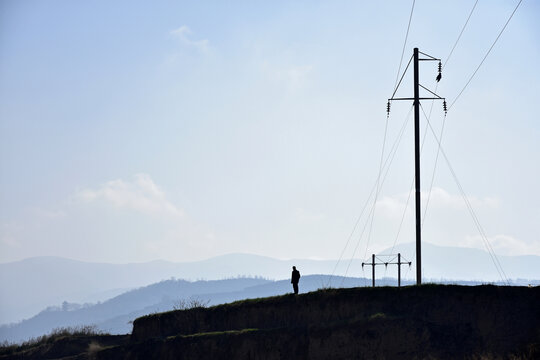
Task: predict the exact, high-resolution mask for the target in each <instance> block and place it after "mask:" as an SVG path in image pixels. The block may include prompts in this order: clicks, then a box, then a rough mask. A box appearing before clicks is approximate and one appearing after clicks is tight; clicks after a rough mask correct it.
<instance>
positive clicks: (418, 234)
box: [387, 48, 446, 285]
mask: <svg viewBox="0 0 540 360" xmlns="http://www.w3.org/2000/svg"><path fill="white" fill-rule="evenodd" d="M420 54H422V55H424V56H426V57H427V58H420ZM411 60H412V61H413V69H414V97H413V98H394V95H395V94H396V92H397V90H398V88H399V85H400V84H401V80H403V76H405V73H406V72H407V69H408V68H409V65H410V63H411ZM411 60H409V64H408V65H407V67H406V68H405V71H404V72H403V75H402V76H401V80H400V81H399V83H398V84H397V86H396V88H395V90H394V93H393V94H392V98H390V99H388V105H387V112H388V114H390V102H391V101H393V100H413V105H414V184H415V210H416V211H415V214H416V284H417V285H421V284H422V223H421V221H422V219H421V211H420V195H421V192H420V100H443V101H444V102H443V109H444V112H445V114H446V100H445V99H444V98H442V97H440V96H439V95H437V94H435V93H434V92H433V91H431V90H429V89H427V88H425V87H424V86H422V85H420V81H419V77H420V75H419V72H420V69H419V62H420V61H438V62H439V75H438V76H437V78H436V80H437V81H439V80H440V79H441V70H442V65H441V59H436V58H434V57H432V56H430V55H427V54H424V53H423V52H421V51H418V48H414V51H413V56H412V58H411ZM420 87H422V88H423V89H425V90H427V91H428V92H430V93H431V94H432V95H434V96H436V97H420ZM398 262H399V261H398Z"/></svg>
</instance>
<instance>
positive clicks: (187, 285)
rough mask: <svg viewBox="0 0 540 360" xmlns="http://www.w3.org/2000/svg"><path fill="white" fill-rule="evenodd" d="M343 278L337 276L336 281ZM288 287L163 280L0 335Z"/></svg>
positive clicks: (127, 318)
mask: <svg viewBox="0 0 540 360" xmlns="http://www.w3.org/2000/svg"><path fill="white" fill-rule="evenodd" d="M334 280H335V283H336V284H339V285H342V286H344V287H352V286H359V285H362V284H366V283H369V281H367V280H366V279H357V278H339V277H338V278H334ZM342 280H343V281H342ZM327 283H328V276H324V275H308V276H303V277H302V283H301V291H302V292H307V291H314V290H317V289H319V288H321V287H324V286H325V285H326V284H327ZM288 292H291V285H290V283H289V281H288V280H282V281H270V280H264V279H262V278H237V279H228V280H211V281H196V282H188V281H185V280H165V281H161V282H159V283H155V284H152V285H149V286H146V287H142V288H139V289H135V290H131V291H128V292H126V293H124V294H121V295H119V296H116V297H114V298H112V299H109V300H107V301H104V302H102V303H99V304H94V305H88V306H85V307H77V306H75V305H76V304H70V306H66V307H65V309H62V308H49V309H47V310H44V311H42V312H40V313H39V314H37V315H35V316H33V317H31V318H30V319H27V320H23V321H21V322H20V323H17V324H11V325H3V326H0V341H5V340H7V341H9V342H20V341H24V340H27V339H29V338H31V337H37V336H40V335H44V334H47V333H49V332H50V331H51V330H53V329H54V328H58V327H67V326H79V325H96V326H97V327H98V329H100V330H102V331H105V332H108V333H111V334H125V333H129V332H131V321H132V320H134V319H135V318H137V317H140V316H143V315H147V314H150V313H155V312H159V311H168V310H171V309H173V308H174V307H175V306H176V305H178V302H179V300H188V301H189V300H190V299H195V300H199V301H202V302H204V303H208V305H216V304H222V303H226V302H231V301H235V300H241V299H248V298H258V297H265V296H273V295H281V294H285V293H288Z"/></svg>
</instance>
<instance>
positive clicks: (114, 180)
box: [0, 0, 540, 262]
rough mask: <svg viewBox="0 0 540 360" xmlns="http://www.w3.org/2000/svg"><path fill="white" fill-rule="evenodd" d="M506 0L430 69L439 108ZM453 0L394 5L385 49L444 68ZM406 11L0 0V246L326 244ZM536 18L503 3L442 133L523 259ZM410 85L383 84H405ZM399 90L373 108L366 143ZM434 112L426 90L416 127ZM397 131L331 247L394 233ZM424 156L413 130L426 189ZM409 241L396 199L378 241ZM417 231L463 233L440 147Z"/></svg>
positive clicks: (530, 201) (373, 145)
mask: <svg viewBox="0 0 540 360" xmlns="http://www.w3.org/2000/svg"><path fill="white" fill-rule="evenodd" d="M516 4H517V1H510V0H504V1H502V0H500V1H493V0H489V1H487V0H481V1H479V3H478V5H477V7H476V9H475V11H474V13H473V15H472V17H471V19H470V22H469V25H468V27H467V28H466V30H465V32H464V33H463V36H462V38H461V40H460V42H459V43H458V45H457V47H456V49H455V51H454V53H453V55H452V57H451V59H450V61H449V62H448V63H446V62H445V63H444V64H445V68H444V71H443V80H442V81H441V83H440V84H439V86H438V88H437V92H438V93H439V94H440V95H441V96H444V97H446V98H447V99H449V103H450V102H452V101H453V99H454V98H455V97H456V96H457V94H458V93H459V91H460V90H461V88H462V87H463V86H464V85H465V83H466V82H467V79H468V78H469V77H470V75H471V74H472V72H473V71H474V70H475V69H476V67H477V66H478V64H479V63H480V61H481V60H482V58H483V56H484V54H485V53H486V51H487V50H488V49H489V47H490V46H491V44H492V42H493V41H494V40H495V38H496V37H497V35H498V33H499V31H500V29H501V28H502V26H503V25H504V23H505V22H506V20H507V19H508V17H509V16H510V14H511V13H512V11H513V9H514V7H515V5H516ZM473 5H474V1H472V0H469V1H427V0H418V1H416V5H415V9H414V14H413V17H412V23H411V29H410V34H409V40H408V42H407V45H406V50H405V56H404V59H403V61H404V64H405V63H406V62H407V61H408V59H409V57H410V56H411V54H412V49H413V47H419V48H420V50H421V51H423V52H425V53H428V54H430V55H432V56H435V57H439V58H442V59H443V61H444V60H445V59H446V58H447V56H448V54H449V53H450V50H451V48H452V46H453V44H454V42H455V41H456V39H457V37H458V35H459V33H460V31H461V28H462V26H463V24H464V23H465V21H466V19H467V16H468V15H469V12H470V11H471V8H472V7H473ZM410 9H411V1H304V2H302V1H191V2H187V1H133V0H129V1H113V2H111V1H70V0H58V1H19V0H13V1H9V0H4V1H1V2H0V196H1V203H0V261H2V262H6V261H13V260H18V259H22V258H26V257H32V256H40V255H54V256H63V257H69V258H74V259H80V260H88V261H105V262H138V261H147V260H153V259H167V260H173V261H187V260H197V259H202V258H208V257H211V256H215V255H220V254H225V253H232V252H248V253H255V254H260V255H267V256H272V257H278V258H295V257H297V258H321V259H333V258H337V257H339V255H340V253H341V251H342V250H343V249H344V246H345V243H346V241H347V238H348V236H349V233H350V232H351V230H352V228H353V225H354V223H355V221H356V218H357V216H358V215H359V214H360V211H361V210H362V207H363V205H364V203H365V202H366V199H367V198H368V196H369V194H370V191H371V189H372V187H373V185H374V184H375V182H376V180H377V175H378V170H379V161H380V157H381V147H382V143H383V141H382V140H383V135H384V129H385V120H386V112H385V110H386V100H387V99H388V98H389V97H390V96H391V94H392V90H393V87H394V84H395V80H396V75H397V71H398V66H399V62H400V56H401V51H402V47H403V41H404V38H405V31H406V28H407V23H408V19H409V14H410ZM539 18H540V2H538V1H534V0H525V1H523V3H522V4H521V6H520V8H519V9H518V10H517V12H516V13H515V15H514V17H513V19H512V20H511V22H510V23H509V25H508V27H507V29H506V30H505V32H504V33H503V34H502V36H501V38H500V39H499V41H498V43H497V44H496V45H495V47H494V48H493V50H492V52H491V54H490V55H489V57H488V58H487V59H486V61H485V63H484V64H483V66H482V67H481V68H480V70H479V71H478V73H477V74H476V76H475V78H474V79H473V80H472V82H471V83H470V85H469V86H468V87H467V89H466V90H465V92H464V93H463V95H462V96H461V98H459V100H458V101H457V102H456V103H455V105H454V106H453V107H452V108H451V109H450V111H449V113H448V117H447V120H446V125H445V131H444V135H443V149H444V151H445V153H446V155H447V156H448V159H449V160H450V162H451V165H452V167H453V169H454V171H455V173H456V174H457V176H458V178H459V181H460V182H461V185H462V186H463V188H464V190H465V192H466V193H467V195H468V196H469V199H470V201H471V203H472V205H473V207H474V208H475V210H476V214H477V215H478V218H479V220H480V222H481V224H482V226H483V228H484V230H485V233H486V235H487V237H488V238H489V239H490V241H491V244H492V246H493V248H494V249H495V250H496V251H497V253H499V254H506V255H512V254H516V255H517V254H536V255H540V237H539V233H540V232H539V230H538V224H540V191H539V188H538V186H539V182H538V179H539V178H540V141H539V140H540V121H539V120H540V116H539V111H540V110H539V109H538V95H539V94H540V85H539V84H540V69H539V68H540V67H539V66H538V64H540V25H539V24H540V23H539V21H538V19H539ZM436 75H437V64H436V63H435V62H422V63H421V69H420V79H421V83H422V84H423V85H425V86H427V87H429V88H432V89H435V77H436ZM411 78H412V72H409V73H408V74H407V75H406V79H407V80H406V81H405V82H404V83H403V85H402V89H401V91H400V95H403V96H411V95H412V86H411V81H410V80H411ZM423 104H424V108H425V109H426V111H429V107H430V106H431V103H430V102H424V103H423ZM411 105H412V104H411V103H409V102H401V103H398V102H395V103H394V104H393V105H392V112H391V114H390V118H389V122H388V140H387V142H386V148H385V153H386V155H385V156H387V155H388V153H389V151H390V147H391V144H392V143H393V141H394V140H395V139H396V137H397V134H398V132H399V129H400V128H401V126H402V125H403V122H404V120H405V119H406V116H407V114H408V112H409V110H410V108H411ZM442 121H443V111H442V104H441V103H435V104H434V107H433V112H432V117H431V122H432V124H433V127H434V129H435V131H437V132H439V131H440V128H441V124H442ZM425 124H426V122H425V119H422V124H421V128H422V134H423V133H424V131H425V128H424V126H425ZM412 130H413V125H412V122H409V123H408V124H407V127H406V131H405V133H404V135H403V138H402V141H401V142H400V145H399V148H398V150H397V152H396V155H395V158H394V161H393V163H392V166H391V168H390V170H389V173H388V177H387V178H386V181H385V182H384V186H383V187H382V189H381V193H380V195H379V197H378V204H377V207H376V210H375V216H374V222H373V227H372V231H371V236H370V240H369V244H368V246H366V245H367V240H366V239H367V238H368V237H367V236H366V235H365V234H364V236H363V237H362V238H360V231H361V230H362V228H363V226H364V224H365V221H366V219H367V217H365V216H364V218H362V219H361V221H360V224H359V228H358V230H357V231H356V232H355V235H354V236H353V238H352V240H351V242H350V244H349V246H348V248H347V249H346V251H345V256H348V257H350V256H351V255H352V254H353V250H354V247H355V246H356V244H357V243H358V241H359V240H360V242H359V243H358V244H359V245H358V250H357V252H356V254H355V257H358V258H362V257H363V256H364V255H365V254H366V253H371V252H377V251H380V250H382V249H384V248H387V247H389V246H392V244H393V243H394V240H395V239H396V236H397V230H398V227H399V224H400V221H401V218H402V214H403V211H404V207H405V203H406V200H407V195H408V193H409V191H410V189H411V181H412V180H413V171H414V170H413V154H414V147H413V132H412ZM436 153H437V146H436V142H435V141H434V137H433V136H432V134H431V133H428V136H427V137H426V143H425V146H424V148H423V153H422V161H423V162H422V175H423V183H422V188H423V190H424V191H425V192H426V193H427V192H428V191H429V184H430V180H431V176H432V172H433V164H434V159H435V155H436ZM412 200H413V199H412V198H411V202H410V203H409V206H412V204H413V201H412ZM372 201H373V200H372ZM368 225H369V224H368ZM367 228H368V229H369V226H368V227H367ZM368 232H369V231H368ZM413 239H414V217H413V212H412V208H410V209H409V210H408V212H407V213H406V216H405V218H404V225H403V228H402V230H401V232H400V235H399V237H397V243H406V242H411V241H413ZM424 239H425V241H428V242H431V243H434V244H440V245H453V246H454V245H455V246H469V247H478V248H483V245H482V241H481V238H480V237H479V233H478V231H477V229H476V227H475V226H474V223H473V221H472V219H471V216H470V215H469V213H468V211H467V208H466V205H465V203H464V202H463V200H462V199H461V196H460V193H459V190H458V187H457V186H456V184H455V182H454V180H453V177H452V175H451V172H450V171H449V170H448V167H447V165H446V163H445V162H444V159H443V158H442V157H440V158H439V163H438V167H437V172H436V174H435V182H434V189H433V192H432V197H431V202H430V205H429V208H428V212H427V217H426V220H425V226H424ZM411 255H412V254H411ZM407 256H408V255H407Z"/></svg>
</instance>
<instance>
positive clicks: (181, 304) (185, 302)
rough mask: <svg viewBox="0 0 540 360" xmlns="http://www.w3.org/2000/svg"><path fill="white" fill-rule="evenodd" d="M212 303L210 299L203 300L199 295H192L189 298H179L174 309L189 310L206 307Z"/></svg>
mask: <svg viewBox="0 0 540 360" xmlns="http://www.w3.org/2000/svg"><path fill="white" fill-rule="evenodd" d="M209 303H210V300H202V299H200V298H198V297H190V298H189V299H180V300H177V301H176V302H175V303H174V305H173V309H174V310H189V309H200V308H205V307H207V306H208V304H209Z"/></svg>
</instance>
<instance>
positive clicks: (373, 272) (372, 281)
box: [362, 253, 411, 287]
mask: <svg viewBox="0 0 540 360" xmlns="http://www.w3.org/2000/svg"><path fill="white" fill-rule="evenodd" d="M379 256H394V258H393V259H395V255H379ZM397 258H398V261H397V262H392V260H390V261H389V262H384V261H382V260H380V259H379V261H380V262H375V254H371V262H370V263H365V262H363V263H362V268H364V265H370V266H371V277H372V278H371V286H372V287H375V266H377V265H384V266H388V265H397V266H398V287H401V265H404V264H408V265H409V266H411V262H410V261H406V262H403V261H401V253H398V254H397Z"/></svg>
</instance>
